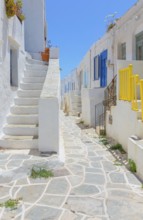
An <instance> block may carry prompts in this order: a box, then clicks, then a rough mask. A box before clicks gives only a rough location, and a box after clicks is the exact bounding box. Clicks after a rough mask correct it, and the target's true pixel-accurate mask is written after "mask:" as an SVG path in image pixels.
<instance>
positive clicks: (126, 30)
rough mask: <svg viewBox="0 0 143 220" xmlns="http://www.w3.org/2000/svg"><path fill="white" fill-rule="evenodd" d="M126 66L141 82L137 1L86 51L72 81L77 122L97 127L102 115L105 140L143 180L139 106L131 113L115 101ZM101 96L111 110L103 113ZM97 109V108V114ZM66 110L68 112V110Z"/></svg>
mask: <svg viewBox="0 0 143 220" xmlns="http://www.w3.org/2000/svg"><path fill="white" fill-rule="evenodd" d="M129 64H132V65H133V73H134V74H139V76H140V79H143V1H142V0H139V1H137V3H136V4H135V5H134V6H133V7H132V8H131V9H130V10H129V11H127V13H126V14H125V15H124V16H123V17H121V18H120V19H119V20H117V21H115V25H114V26H113V27H112V28H111V29H110V30H109V31H107V32H106V34H105V35H104V36H103V37H102V38H101V39H100V40H98V41H97V42H96V43H95V44H94V45H93V46H92V47H91V48H90V50H89V51H88V52H87V54H86V55H85V57H84V58H83V60H82V61H81V63H80V64H79V66H78V67H77V69H76V78H75V81H77V82H80V85H79V87H78V88H79V92H80V91H81V118H82V120H83V121H84V123H85V124H87V125H90V126H93V127H98V122H97V119H101V118H102V117H101V116H102V115H105V114H106V121H105V124H106V125H105V126H106V134H107V136H108V137H110V138H113V139H114V140H115V141H116V142H118V143H120V144H122V146H123V148H124V149H125V150H126V151H127V152H128V158H129V159H132V160H133V161H134V162H135V163H136V166H137V173H138V175H139V176H140V177H141V178H143V162H142V161H143V159H142V158H143V121H142V120H141V111H140V108H141V106H140V107H139V111H133V110H132V109H131V103H130V102H127V101H123V100H119V96H118V92H119V76H118V74H119V70H120V69H123V68H126V67H128V66H129ZM116 76H117V77H116ZM115 77H116V80H115ZM68 79H69V80H68V82H67V81H66V80H65V81H63V84H64V86H65V85H66V86H67V85H68V84H69V85H70V82H72V80H71V79H72V76H70V77H68ZM113 83H114V84H113ZM106 88H107V89H106ZM113 88H114V89H113ZM105 93H106V95H107V94H108V95H109V97H110V98H115V99H116V105H115V103H114V106H112V105H113V103H112V102H111V103H110V104H111V105H110V106H112V107H111V108H110V107H109V106H108V111H107V112H106V109H107V102H109V101H112V100H108V98H107V97H106V96H105ZM110 93H111V94H110ZM65 96H68V97H69V96H70V92H69V91H66V93H65ZM103 101H104V102H103ZM67 103H68V102H67ZM138 103H140V101H138ZM97 106H99V107H100V108H99V109H98V111H99V112H98V111H97V110H96V109H97ZM101 107H102V109H103V111H102V110H101ZM67 109H68V111H69V112H71V109H70V108H69V106H68V107H67ZM97 113H98V114H97ZM96 122H97V124H96ZM103 124H104V122H103Z"/></svg>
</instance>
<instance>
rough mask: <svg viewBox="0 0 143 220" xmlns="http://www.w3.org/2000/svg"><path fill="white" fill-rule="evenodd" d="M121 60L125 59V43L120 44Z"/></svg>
mask: <svg viewBox="0 0 143 220" xmlns="http://www.w3.org/2000/svg"><path fill="white" fill-rule="evenodd" d="M121 60H126V43H122V44H121Z"/></svg>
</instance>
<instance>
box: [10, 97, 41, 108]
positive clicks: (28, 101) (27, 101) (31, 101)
mask: <svg viewBox="0 0 143 220" xmlns="http://www.w3.org/2000/svg"><path fill="white" fill-rule="evenodd" d="M14 103H15V105H20V106H26V105H28V106H29V105H31V106H32V105H38V103H39V98H19V97H16V98H15V99H14Z"/></svg>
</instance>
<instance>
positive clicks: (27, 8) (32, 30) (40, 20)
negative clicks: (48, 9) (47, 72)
mask: <svg viewBox="0 0 143 220" xmlns="http://www.w3.org/2000/svg"><path fill="white" fill-rule="evenodd" d="M23 12H24V14H25V17H26V19H25V50H26V51H28V52H29V53H30V54H31V55H32V57H33V58H34V59H41V52H43V51H44V50H45V47H46V22H45V0H36V1H35V0H23Z"/></svg>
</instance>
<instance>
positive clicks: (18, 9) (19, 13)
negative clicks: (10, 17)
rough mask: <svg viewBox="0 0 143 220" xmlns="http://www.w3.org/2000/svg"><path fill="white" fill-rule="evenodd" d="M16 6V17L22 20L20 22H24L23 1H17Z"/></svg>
mask: <svg viewBox="0 0 143 220" xmlns="http://www.w3.org/2000/svg"><path fill="white" fill-rule="evenodd" d="M15 4H16V15H17V17H18V18H19V19H20V21H23V20H24V19H25V16H24V14H23V13H22V6H23V3H22V0H17V2H16V3H15Z"/></svg>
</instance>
